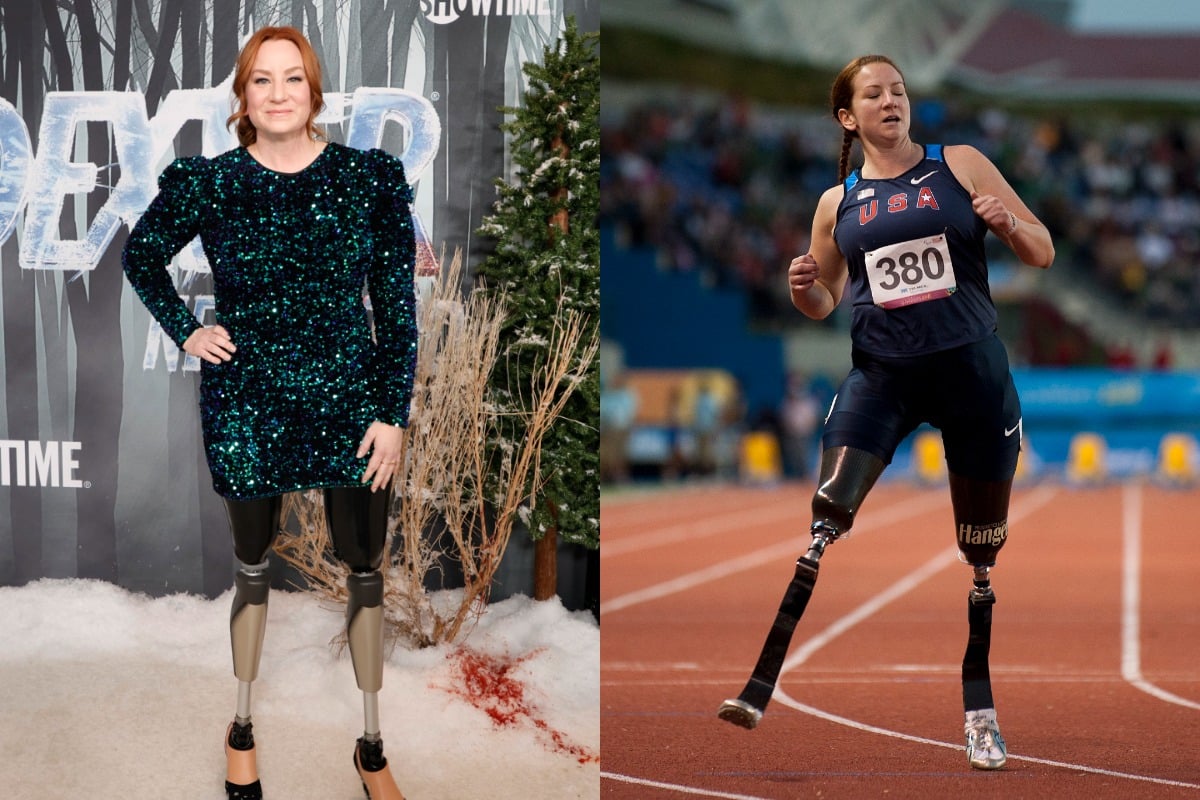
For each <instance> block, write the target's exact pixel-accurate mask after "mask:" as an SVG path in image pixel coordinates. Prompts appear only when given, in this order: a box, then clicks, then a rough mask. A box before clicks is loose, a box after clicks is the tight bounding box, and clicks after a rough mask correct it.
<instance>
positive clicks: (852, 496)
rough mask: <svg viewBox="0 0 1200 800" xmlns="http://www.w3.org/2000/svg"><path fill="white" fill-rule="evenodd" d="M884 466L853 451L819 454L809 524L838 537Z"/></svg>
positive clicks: (847, 527) (839, 449)
mask: <svg viewBox="0 0 1200 800" xmlns="http://www.w3.org/2000/svg"><path fill="white" fill-rule="evenodd" d="M885 466H887V465H886V464H884V463H883V459H881V458H879V456H876V455H872V454H871V453H868V452H866V451H865V450H857V449H855V448H853V447H831V448H829V449H827V450H826V451H825V452H824V453H822V454H821V477H820V484H819V485H818V486H817V492H816V494H814V495H813V500H812V513H813V521H814V522H817V523H825V524H826V525H828V526H829V527H832V528H833V529H834V530H836V531H837V532H838V533H839V534H845V533H847V532H848V531H849V530H850V528H851V526H852V525H854V516H855V514H857V513H858V509H859V508H860V507H861V506H862V503H863V499H864V498H866V496H867V492H869V491H871V487H872V486H874V485H875V481H877V480H878V479H879V476H880V474H882V473H883V468H884V467H885Z"/></svg>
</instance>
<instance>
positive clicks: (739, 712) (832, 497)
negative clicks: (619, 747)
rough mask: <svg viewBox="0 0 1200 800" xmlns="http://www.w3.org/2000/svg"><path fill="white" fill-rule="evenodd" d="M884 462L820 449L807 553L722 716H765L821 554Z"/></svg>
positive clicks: (845, 527) (749, 723)
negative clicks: (744, 681)
mask: <svg viewBox="0 0 1200 800" xmlns="http://www.w3.org/2000/svg"><path fill="white" fill-rule="evenodd" d="M884 466H885V464H884V463H883V461H882V460H881V459H880V458H879V457H877V456H874V455H872V454H870V453H867V452H864V451H862V450H856V449H853V448H850V447H834V448H830V449H828V450H826V451H825V452H824V453H823V454H822V456H821V478H820V485H819V486H818V488H817V492H816V494H815V495H814V496H813V501H812V510H813V520H814V521H813V524H812V527H811V529H810V531H809V532H810V533H811V534H812V543H811V544H810V545H809V548H808V552H806V553H805V554H804V555H803V556H801V557H800V558H799V559H798V560H797V561H796V572H795V574H794V575H793V576H792V580H791V583H789V584H788V587H787V591H786V592H785V593H784V595H783V601H782V602H781V603H780V605H779V611H778V612H777V613H776V615H775V622H774V624H773V625H772V626H771V630H770V632H769V633H768V634H767V640H766V642H765V643H764V644H763V648H762V652H761V653H760V654H759V656H758V662H757V663H756V664H755V665H754V671H753V673H751V675H750V680H749V682H748V683H747V684H746V687H745V688H744V689H742V693H741V694H740V695H738V696H737V698H735V699H729V700H726V701H725V702H723V703H721V707H720V708H719V709H718V710H717V716H718V717H720V718H721V719H723V720H725V721H726V722H731V723H733V724H734V725H738V726H740V727H743V728H746V729H747V730H752V729H754V728H755V727H756V726H757V725H758V722H759V720H761V719H762V715H763V712H764V711H765V710H766V708H767V703H768V702H770V700H771V695H772V694H773V693H774V691H775V683H776V682H777V681H778V680H779V670H780V669H782V667H783V661H784V658H785V657H786V656H787V651H788V647H789V645H790V644H791V641H792V634H793V632H795V630H796V624H797V623H798V622H799V621H800V617H801V616H802V615H803V614H804V609H805V608H806V607H807V606H808V599H809V598H810V597H811V596H812V591H813V587H814V586H815V585H816V582H817V572H818V570H819V568H820V562H821V556H822V555H824V553H825V548H826V547H828V546H829V545H830V544H831V543H833V542H834V541H836V540H837V539H838V538H840V537H842V536H845V535H847V534H848V533H849V532H850V528H851V526H853V524H854V516H855V514H857V513H858V509H859V508H860V507H861V506H862V502H863V500H864V499H865V498H866V496H867V492H869V491H870V490H871V487H872V486H874V485H875V481H876V480H878V479H879V475H880V474H881V473H882V472H883V468H884Z"/></svg>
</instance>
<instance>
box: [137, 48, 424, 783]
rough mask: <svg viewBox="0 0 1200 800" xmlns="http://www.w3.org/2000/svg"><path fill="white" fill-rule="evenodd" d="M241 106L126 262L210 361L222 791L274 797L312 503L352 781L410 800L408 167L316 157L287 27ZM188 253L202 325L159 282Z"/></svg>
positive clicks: (260, 62) (304, 52) (176, 171)
mask: <svg viewBox="0 0 1200 800" xmlns="http://www.w3.org/2000/svg"><path fill="white" fill-rule="evenodd" d="M233 91H234V95H235V98H236V99H235V110H234V113H233V115H232V116H230V118H229V120H228V123H229V124H234V123H236V125H237V136H238V141H239V143H240V146H239V147H237V148H234V149H233V150H230V151H228V152H226V153H223V154H221V155H219V156H217V157H215V158H204V157H202V156H196V157H190V158H180V159H177V160H176V161H174V162H173V163H172V164H171V165H170V166H168V167H167V168H166V169H165V170H164V171H163V173H162V175H161V176H160V178H159V194H158V196H157V197H155V199H154V201H153V202H152V203H151V204H150V206H149V208H147V209H146V212H145V213H144V214H143V215H142V217H141V219H140V220H139V222H138V223H137V225H136V226H135V227H134V229H133V231H132V232H131V234H130V237H129V241H128V243H127V244H126V247H125V251H124V266H125V272H126V275H127V276H128V279H129V281H130V283H131V284H132V285H133V287H134V289H135V290H136V291H137V293H138V296H139V297H140V298H141V299H142V301H143V303H145V305H146V307H147V308H148V309H149V311H150V313H151V314H152V315H153V316H154V318H155V320H157V321H158V322H159V323H160V324H161V326H162V328H163V330H164V331H165V332H166V333H167V335H168V336H170V337H171V338H172V340H174V341H175V343H176V344H177V345H179V346H180V347H181V348H183V350H184V351H185V352H187V353H188V354H189V355H193V356H196V357H198V358H199V359H201V360H202V378H201V384H200V412H201V423H202V427H203V432H204V445H205V455H206V457H207V460H208V465H209V469H210V470H211V472H212V477H213V488H214V489H215V490H216V492H217V493H218V494H219V495H221V497H222V498H223V500H224V503H225V506H226V509H227V511H228V515H229V521H230V527H231V530H232V534H233V546H234V553H235V554H236V556H237V558H238V560H239V561H240V562H241V566H240V568H239V569H238V571H237V574H236V576H235V593H234V599H233V611H232V615H231V617H230V634H231V640H232V647H233V668H234V674H235V676H236V677H237V678H238V681H239V684H238V698H237V711H236V714H235V716H234V719H233V721H232V722H231V723H230V725H229V728H228V730H227V731H226V736H225V751H226V756H227V760H228V770H227V774H226V782H225V788H226V792H227V795H228V797H229V798H230V800H251V799H254V798H261V797H262V788H261V784H260V782H259V777H258V767H257V762H256V758H255V746H254V736H253V733H252V725H251V721H250V688H251V684H252V682H253V681H254V680H255V679H256V678H257V676H258V666H259V659H260V656H261V653H262V643H263V633H264V630H265V625H266V612H267V595H268V590H269V586H270V579H269V577H268V575H267V555H268V552H269V551H270V549H271V546H272V543H273V542H274V539H275V535H276V533H277V532H278V531H279V529H280V526H281V520H280V510H281V507H282V497H283V494H284V493H286V492H295V491H304V490H308V489H320V490H321V491H322V493H323V495H324V501H325V515H326V519H327V522H328V524H329V530H330V536H331V539H332V541H333V546H334V550H335V551H336V553H337V555H338V557H339V558H340V559H341V560H342V561H343V562H344V563H345V564H346V566H347V568H348V569H349V573H350V574H349V576H348V577H347V579H346V587H347V592H348V597H349V599H348V602H347V608H346V625H347V632H348V637H349V645H350V655H351V659H352V661H353V664H354V673H355V678H356V680H357V682H358V686H359V688H360V689H361V690H362V692H363V706H364V717H365V722H364V730H363V735H362V736H361V737H360V738H359V739H358V741H357V743H356V746H355V749H354V764H355V767H356V769H357V770H358V773H359V776H360V777H361V779H362V782H363V788H364V789H365V790H366V791H367V794H368V797H370V798H373V800H402V798H401V794H400V790H399V789H398V788H397V786H396V783H395V780H394V779H393V778H392V776H391V773H390V771H389V769H388V766H387V759H386V758H384V755H383V742H382V738H381V736H380V726H379V710H378V692H379V690H380V688H381V686H382V678H383V578H382V576H381V574H380V572H379V566H380V564H381V562H382V559H383V548H384V542H385V540H386V535H387V520H388V506H389V505H390V502H389V501H390V497H391V484H392V479H393V478H394V477H395V475H396V474H397V471H398V470H397V468H398V465H399V460H400V455H401V452H402V444H403V436H404V428H405V427H406V426H407V424H408V413H409V404H410V398H411V396H412V384H413V373H414V368H415V363H416V352H417V350H416V348H417V330H416V323H415V318H414V314H415V310H414V305H415V302H414V295H413V264H414V252H415V243H414V231H413V223H412V214H411V211H410V207H409V206H410V203H411V202H412V197H413V193H412V188H411V187H410V186H409V184H408V182H407V180H406V178H405V174H404V166H403V164H402V163H401V162H400V160H399V159H397V158H395V157H393V156H391V155H389V154H387V153H385V152H383V151H382V150H369V151H365V152H364V151H360V150H355V149H351V148H348V147H344V146H341V145H338V144H335V143H332V142H328V141H326V140H325V139H324V136H323V134H322V132H321V131H320V129H319V128H317V126H316V125H315V120H316V118H317V115H318V114H319V113H320V111H321V108H322V107H323V100H322V95H321V68H320V64H319V63H318V60H317V57H316V54H315V53H314V51H313V48H312V46H311V45H310V44H309V42H308V40H307V39H306V38H305V37H304V35H303V34H302V33H301V32H300V31H298V30H296V29H295V28H288V27H273V28H263V29H261V30H259V31H258V32H256V33H255V34H254V35H253V36H251V37H250V39H249V41H247V42H246V44H245V46H244V47H243V48H242V51H241V53H240V55H239V56H238V61H237V69H236V73H235V75H234V81H233ZM196 236H199V237H200V241H201V243H202V245H203V247H204V252H205V254H206V256H207V258H208V262H209V264H210V266H211V268H212V275H213V292H214V297H215V306H216V321H215V324H213V325H209V326H204V325H201V323H200V322H198V321H197V320H196V318H195V316H193V314H192V313H191V311H189V310H188V308H187V306H186V305H185V304H184V302H183V301H182V300H181V299H180V298H179V295H178V293H177V290H176V289H175V286H174V285H173V283H172V280H171V277H170V273H169V272H168V271H167V269H166V267H167V265H168V264H169V262H170V261H171V259H172V258H173V257H174V256H175V254H176V253H178V252H179V251H180V250H181V249H182V248H183V247H184V246H185V245H186V244H187V243H188V242H189V241H191V240H192V239H193V238H195V237H196ZM364 285H365V286H366V288H367V290H368V292H369V294H370V300H371V302H370V308H371V313H370V314H368V311H367V308H366V304H365V303H364V301H363V287H364Z"/></svg>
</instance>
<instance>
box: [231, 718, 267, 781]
mask: <svg viewBox="0 0 1200 800" xmlns="http://www.w3.org/2000/svg"><path fill="white" fill-rule="evenodd" d="M251 727H252V726H251V725H250V724H249V723H247V724H245V725H239V724H238V723H237V722H231V723H229V728H228V730H227V731H226V733H225V759H226V761H227V762H228V768H227V770H226V773H225V774H226V778H225V795H226V797H227V800H262V784H260V783H259V782H258V765H257V763H256V761H255V755H254V733H253V732H252V731H251Z"/></svg>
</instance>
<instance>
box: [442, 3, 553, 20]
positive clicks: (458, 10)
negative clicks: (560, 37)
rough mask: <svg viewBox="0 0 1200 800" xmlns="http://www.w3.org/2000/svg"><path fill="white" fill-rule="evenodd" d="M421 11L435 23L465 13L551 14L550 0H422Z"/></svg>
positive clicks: (477, 14)
mask: <svg viewBox="0 0 1200 800" xmlns="http://www.w3.org/2000/svg"><path fill="white" fill-rule="evenodd" d="M421 13H422V14H424V15H425V19H427V20H429V21H430V22H432V23H434V24H435V25H448V24H450V23H451V22H454V21H455V20H456V19H458V18H459V17H461V16H463V15H464V14H470V15H472V16H475V17H516V16H550V15H551V14H552V13H553V12H552V11H551V10H550V0H421Z"/></svg>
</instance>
